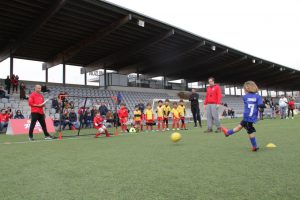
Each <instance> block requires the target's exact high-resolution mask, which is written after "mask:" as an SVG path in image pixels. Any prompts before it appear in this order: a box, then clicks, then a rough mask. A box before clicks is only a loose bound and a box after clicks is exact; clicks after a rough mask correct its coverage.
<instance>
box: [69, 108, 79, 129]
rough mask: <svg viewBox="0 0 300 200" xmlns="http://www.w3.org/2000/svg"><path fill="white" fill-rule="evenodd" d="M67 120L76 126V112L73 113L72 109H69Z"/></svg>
mask: <svg viewBox="0 0 300 200" xmlns="http://www.w3.org/2000/svg"><path fill="white" fill-rule="evenodd" d="M69 120H70V123H72V124H73V126H74V127H75V128H78V123H77V114H76V113H75V111H74V109H71V111H70V113H69Z"/></svg>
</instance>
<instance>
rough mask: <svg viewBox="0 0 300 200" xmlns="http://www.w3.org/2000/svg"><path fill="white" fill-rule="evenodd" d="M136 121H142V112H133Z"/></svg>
mask: <svg viewBox="0 0 300 200" xmlns="http://www.w3.org/2000/svg"><path fill="white" fill-rule="evenodd" d="M133 115H134V121H141V120H142V112H141V111H140V110H135V111H133Z"/></svg>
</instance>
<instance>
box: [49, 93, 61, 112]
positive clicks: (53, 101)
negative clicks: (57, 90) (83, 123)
mask: <svg viewBox="0 0 300 200" xmlns="http://www.w3.org/2000/svg"><path fill="white" fill-rule="evenodd" d="M51 107H52V108H53V109H55V110H56V112H58V111H59V103H58V101H57V98H56V97H53V99H52V104H51Z"/></svg>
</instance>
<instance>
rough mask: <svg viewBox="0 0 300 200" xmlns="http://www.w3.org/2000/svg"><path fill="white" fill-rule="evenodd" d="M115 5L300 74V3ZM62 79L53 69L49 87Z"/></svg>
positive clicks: (21, 69) (27, 73)
mask: <svg viewBox="0 0 300 200" xmlns="http://www.w3.org/2000/svg"><path fill="white" fill-rule="evenodd" d="M109 1H110V2H112V3H115V4H118V5H120V6H122V7H126V8H129V9H131V10H134V11H137V12H139V13H142V14H145V15H148V16H150V17H152V18H155V19H158V20H160V21H163V22H166V23H168V24H170V25H174V26H176V27H178V28H182V29H184V30H187V31H189V32H192V33H194V34H196V35H200V36H202V37H205V38H208V39H210V40H214V41H216V42H218V43H222V44H224V45H227V46H230V47H232V48H235V49H238V50H240V51H243V52H245V53H249V54H252V55H254V56H257V57H260V58H263V59H266V60H269V61H271V62H275V63H279V64H282V65H285V66H287V67H291V68H295V69H298V70H300V26H299V25H300V1H299V0H285V1H283V0H185V1H179V0H109ZM146 25H147V24H146ZM14 66H15V73H16V74H19V75H20V78H21V79H23V80H37V81H44V80H45V79H44V77H45V75H44V72H43V71H41V66H42V65H41V63H40V62H28V61H22V60H18V59H15V64H14ZM68 70H71V67H69V68H67V71H68ZM75 70H76V72H74V73H72V75H68V74H69V73H68V72H67V82H69V83H77V84H78V83H79V84H83V76H82V75H80V74H79V68H76V69H75ZM0 71H1V73H0V77H1V78H3V77H4V76H5V75H6V74H9V61H8V60H6V61H4V62H2V63H0ZM33 71H35V73H34V74H33V73H32V72H33ZM61 73H62V67H61V66H58V67H54V68H52V69H50V70H49V81H50V82H62V75H61Z"/></svg>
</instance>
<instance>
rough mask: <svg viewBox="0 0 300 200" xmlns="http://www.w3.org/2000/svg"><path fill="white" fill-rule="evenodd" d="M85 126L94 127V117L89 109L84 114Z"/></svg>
mask: <svg viewBox="0 0 300 200" xmlns="http://www.w3.org/2000/svg"><path fill="white" fill-rule="evenodd" d="M83 119H84V124H85V128H92V123H93V118H92V114H91V111H90V110H89V109H87V110H86V111H85V113H84V116H83Z"/></svg>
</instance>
